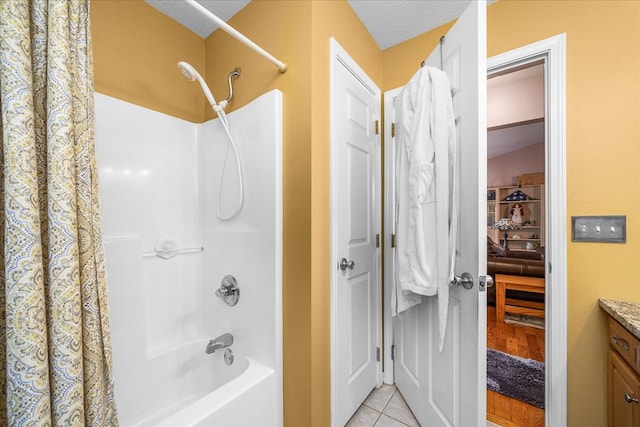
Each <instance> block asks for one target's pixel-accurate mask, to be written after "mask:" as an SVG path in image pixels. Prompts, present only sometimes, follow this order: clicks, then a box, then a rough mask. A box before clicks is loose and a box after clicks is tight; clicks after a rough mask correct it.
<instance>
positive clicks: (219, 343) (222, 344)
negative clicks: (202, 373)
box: [205, 333, 233, 354]
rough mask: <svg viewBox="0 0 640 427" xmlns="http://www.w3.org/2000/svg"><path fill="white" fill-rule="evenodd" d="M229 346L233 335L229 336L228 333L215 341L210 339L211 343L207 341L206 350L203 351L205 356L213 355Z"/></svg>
mask: <svg viewBox="0 0 640 427" xmlns="http://www.w3.org/2000/svg"><path fill="white" fill-rule="evenodd" d="M231 344H233V335H231V334H230V333H226V334H223V335H220V336H219V337H218V338H216V339H212V340H211V341H209V344H207V349H206V350H205V351H206V353H207V354H211V353H215V352H216V350H220V349H222V348H227V347H229V346H230V345H231Z"/></svg>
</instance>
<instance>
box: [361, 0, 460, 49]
mask: <svg viewBox="0 0 640 427" xmlns="http://www.w3.org/2000/svg"><path fill="white" fill-rule="evenodd" d="M470 2H471V0H349V4H350V5H351V7H352V8H353V10H354V11H355V12H356V14H357V15H358V17H359V18H360V20H361V21H362V23H363V24H364V26H365V27H367V30H369V33H370V34H371V36H372V37H373V39H374V40H375V41H376V43H377V44H378V46H379V47H380V49H387V48H389V47H392V46H395V45H397V44H398V43H402V42H403V41H405V40H409V39H411V38H413V37H415V36H417V35H420V34H422V33H425V32H427V31H429V30H431V29H433V28H435V27H438V26H440V25H442V24H446V23H447V22H449V21H451V20H453V19H456V18H457V17H459V16H460V15H461V14H462V12H463V11H464V9H465V8H466V7H467V6H468V5H469V3H470Z"/></svg>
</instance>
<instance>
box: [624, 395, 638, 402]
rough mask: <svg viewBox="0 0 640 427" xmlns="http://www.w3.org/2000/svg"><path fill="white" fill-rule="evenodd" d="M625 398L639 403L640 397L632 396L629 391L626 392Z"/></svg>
mask: <svg viewBox="0 0 640 427" xmlns="http://www.w3.org/2000/svg"><path fill="white" fill-rule="evenodd" d="M624 400H626V401H627V403H638V398H637V397H633V396H631V395H630V394H629V393H625V394H624Z"/></svg>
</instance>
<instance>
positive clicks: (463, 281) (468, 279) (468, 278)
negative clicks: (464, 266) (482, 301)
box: [449, 273, 473, 290]
mask: <svg viewBox="0 0 640 427" xmlns="http://www.w3.org/2000/svg"><path fill="white" fill-rule="evenodd" d="M461 285H462V287H463V288H465V289H467V290H469V289H471V288H473V276H472V275H471V274H470V273H462V275H461V276H454V278H453V282H451V284H450V285H449V286H451V287H455V286H461Z"/></svg>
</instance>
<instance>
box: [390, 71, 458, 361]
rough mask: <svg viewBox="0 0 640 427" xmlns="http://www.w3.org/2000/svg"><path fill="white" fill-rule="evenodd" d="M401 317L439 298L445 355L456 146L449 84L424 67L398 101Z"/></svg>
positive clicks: (396, 304)
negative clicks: (429, 298) (425, 301)
mask: <svg viewBox="0 0 640 427" xmlns="http://www.w3.org/2000/svg"><path fill="white" fill-rule="evenodd" d="M395 110H396V147H397V148H396V149H397V154H396V203H397V205H396V280H395V283H394V290H393V292H392V301H391V304H392V311H393V314H394V315H397V314H398V313H400V312H402V311H404V310H406V309H408V308H410V307H411V306H413V305H415V304H418V303H420V302H421V301H422V295H425V296H435V295H437V297H438V311H439V313H438V314H439V316H438V317H439V331H440V349H442V345H443V343H444V336H445V331H446V321H447V313H448V308H449V284H450V283H451V282H452V280H453V277H454V263H455V254H456V253H455V251H456V248H455V244H456V241H457V224H458V219H457V215H458V206H459V204H458V194H457V193H458V191H457V182H456V181H457V175H458V171H457V170H456V167H457V144H456V129H455V121H454V115H453V104H452V99H451V87H450V84H449V79H448V77H447V75H446V73H444V72H443V71H441V70H439V69H437V68H433V67H423V68H421V69H420V70H419V71H418V72H417V73H416V74H415V75H414V76H413V77H412V78H411V80H410V81H409V83H408V84H407V85H406V86H405V87H404V89H403V90H402V92H401V93H400V95H399V96H398V98H397V99H396V105H395Z"/></svg>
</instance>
